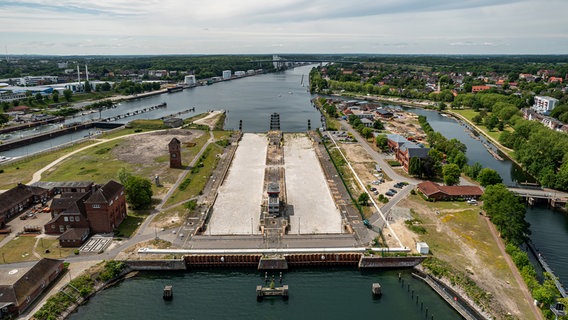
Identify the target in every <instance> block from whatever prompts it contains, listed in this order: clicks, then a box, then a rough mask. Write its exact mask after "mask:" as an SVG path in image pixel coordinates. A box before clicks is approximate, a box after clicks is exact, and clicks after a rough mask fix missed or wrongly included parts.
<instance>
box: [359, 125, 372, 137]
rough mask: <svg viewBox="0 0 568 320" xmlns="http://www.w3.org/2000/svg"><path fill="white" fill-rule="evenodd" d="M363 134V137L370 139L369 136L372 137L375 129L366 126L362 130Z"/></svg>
mask: <svg viewBox="0 0 568 320" xmlns="http://www.w3.org/2000/svg"><path fill="white" fill-rule="evenodd" d="M361 135H362V136H363V138H365V139H369V137H371V136H372V135H373V129H371V128H368V127H364V128H363V129H362V130H361Z"/></svg>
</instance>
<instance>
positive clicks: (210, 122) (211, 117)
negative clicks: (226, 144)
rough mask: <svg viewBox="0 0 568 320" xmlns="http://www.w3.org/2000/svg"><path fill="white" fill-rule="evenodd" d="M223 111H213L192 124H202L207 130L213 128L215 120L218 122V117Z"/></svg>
mask: <svg viewBox="0 0 568 320" xmlns="http://www.w3.org/2000/svg"><path fill="white" fill-rule="evenodd" d="M224 112H225V111H220V110H215V111H211V112H209V114H208V115H207V116H205V117H203V118H201V119H198V120H195V121H194V122H193V123H195V124H202V125H206V126H208V127H209V128H213V127H215V124H216V123H217V120H219V116H220V115H221V114H223V113H224Z"/></svg>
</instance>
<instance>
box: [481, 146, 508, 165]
mask: <svg viewBox="0 0 568 320" xmlns="http://www.w3.org/2000/svg"><path fill="white" fill-rule="evenodd" d="M482 144H483V146H484V147H485V149H487V152H489V154H490V155H492V156H493V158H495V159H497V160H499V161H503V157H501V156H500V155H499V154H498V153H497V152H496V151H495V150H493V148H491V146H490V145H488V144H487V143H485V142H483V143H482Z"/></svg>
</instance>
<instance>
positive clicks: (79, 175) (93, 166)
mask: <svg viewBox="0 0 568 320" xmlns="http://www.w3.org/2000/svg"><path fill="white" fill-rule="evenodd" d="M122 142H124V140H122V139H119V140H115V141H109V142H107V143H103V144H100V145H97V146H94V147H92V148H89V149H87V150H83V151H82V152H80V153H78V154H76V155H75V156H73V157H70V158H68V159H66V160H64V161H63V162H61V163H60V164H58V165H57V166H56V167H55V168H54V170H53V171H48V172H45V173H44V174H43V176H42V180H45V181H75V180H93V181H95V182H96V183H105V182H107V181H108V180H110V179H116V175H117V172H118V170H119V169H120V168H123V167H124V168H126V170H127V171H130V172H132V171H133V169H134V168H133V166H132V165H131V164H129V163H126V162H123V161H119V160H117V159H116V158H115V156H114V155H113V154H112V152H111V150H112V148H114V147H115V146H117V145H119V144H120V143H122Z"/></svg>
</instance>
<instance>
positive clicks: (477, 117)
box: [471, 114, 483, 125]
mask: <svg viewBox="0 0 568 320" xmlns="http://www.w3.org/2000/svg"><path fill="white" fill-rule="evenodd" d="M471 121H473V123H475V124H476V125H480V124H481V122H483V117H481V116H480V115H479V114H476V115H475V116H473V118H471Z"/></svg>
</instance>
